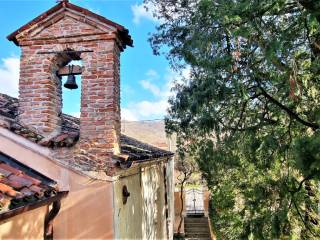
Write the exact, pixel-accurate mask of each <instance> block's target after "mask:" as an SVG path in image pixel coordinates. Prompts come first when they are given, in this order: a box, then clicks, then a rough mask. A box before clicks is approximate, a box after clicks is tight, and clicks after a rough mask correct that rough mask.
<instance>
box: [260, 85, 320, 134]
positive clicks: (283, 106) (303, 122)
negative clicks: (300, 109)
mask: <svg viewBox="0 0 320 240" xmlns="http://www.w3.org/2000/svg"><path fill="white" fill-rule="evenodd" d="M259 89H260V90H261V92H262V95H263V96H265V97H266V98H267V99H269V100H270V102H272V103H274V104H275V105H277V106H278V107H280V108H281V109H283V110H284V111H285V112H287V113H288V115H289V116H290V117H292V118H294V119H296V120H297V121H298V122H300V123H301V124H303V125H305V126H307V127H311V128H312V129H313V130H317V129H319V128H320V126H319V125H318V124H316V123H310V122H307V121H306V120H304V119H302V118H301V117H300V116H299V115H298V114H297V113H295V112H294V111H292V110H291V109H290V108H288V107H287V106H285V105H283V104H282V103H280V102H279V101H278V100H276V99H275V98H273V97H272V96H271V95H269V94H268V93H267V92H266V90H264V88H263V87H261V85H260V84H259Z"/></svg>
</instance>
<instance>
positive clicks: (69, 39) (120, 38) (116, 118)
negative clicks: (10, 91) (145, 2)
mask: <svg viewBox="0 0 320 240" xmlns="http://www.w3.org/2000/svg"><path fill="white" fill-rule="evenodd" d="M8 39H9V40H11V41H13V42H14V43H15V44H16V45H18V46H20V47H21V50H22V55H21V62H20V81H19V117H18V118H19V119H18V120H19V122H20V123H21V124H22V125H24V126H26V127H28V128H30V129H33V130H34V131H36V132H37V133H39V134H41V135H43V136H45V137H47V138H50V137H52V136H56V135H57V134H59V133H60V132H61V127H62V121H63V120H62V118H61V109H62V104H63V99H62V83H61V77H59V75H57V72H58V71H59V70H61V69H62V68H63V67H65V66H66V65H67V64H68V63H69V62H70V61H72V60H79V59H81V60H82V63H83V67H82V75H81V79H82V80H81V84H82V92H81V110H80V111H81V116H80V140H79V144H78V148H79V149H78V150H79V157H80V160H81V161H89V162H91V163H92V164H90V165H94V166H95V167H96V168H103V167H105V165H106V164H107V165H108V163H110V162H111V161H108V160H110V159H111V156H112V155H113V154H117V153H119V151H120V147H119V145H120V142H119V141H120V120H121V119H120V52H121V51H123V50H124V49H125V48H126V46H132V40H131V37H130V35H129V34H128V30H127V29H125V28H124V27H123V26H121V25H119V24H116V23H114V22H112V21H110V20H108V19H106V18H104V17H102V16H99V15H96V14H94V13H92V12H90V11H88V10H86V9H83V8H81V7H78V6H76V5H73V4H71V3H69V2H67V1H62V2H60V3H59V4H57V5H56V6H55V7H53V8H52V9H50V10H48V11H47V12H45V13H43V14H42V15H40V16H39V17H37V18H35V19H34V20H32V21H31V22H30V23H28V24H26V25H24V26H22V27H21V28H20V29H18V30H17V31H15V32H14V33H12V34H11V35H9V36H8ZM75 104H76V103H75Z"/></svg>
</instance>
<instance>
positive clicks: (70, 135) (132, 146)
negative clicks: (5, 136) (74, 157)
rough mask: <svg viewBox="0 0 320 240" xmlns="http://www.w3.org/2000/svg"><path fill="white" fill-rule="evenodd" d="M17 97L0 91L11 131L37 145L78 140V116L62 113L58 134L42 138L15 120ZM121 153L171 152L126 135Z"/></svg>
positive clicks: (134, 157) (150, 155)
mask: <svg viewBox="0 0 320 240" xmlns="http://www.w3.org/2000/svg"><path fill="white" fill-rule="evenodd" d="M17 115H18V99H16V98H13V97H10V96H8V95H5V94H1V93H0V119H1V116H2V117H3V118H5V119H6V120H7V121H8V122H10V124H9V125H7V126H4V125H0V126H2V127H6V128H8V129H9V130H11V131H12V132H15V133H16V134H18V135H20V136H23V137H25V138H27V139H29V140H31V141H33V142H35V143H37V144H39V145H42V146H46V147H49V148H60V147H71V146H74V145H75V144H76V143H77V141H78V140H79V126H80V120H79V118H76V117H72V116H70V115H67V114H63V115H62V132H61V134H59V135H58V136H56V137H54V138H52V139H50V140H46V141H45V140H44V137H43V136H41V135H39V134H37V133H35V132H33V131H31V130H29V129H27V128H25V127H23V126H21V125H20V124H19V123H18V122H17V118H16V117H17ZM120 146H121V154H123V155H127V156H128V158H127V160H129V161H140V160H141V161H143V160H152V159H155V158H162V157H170V156H172V155H173V153H172V152H169V151H166V150H163V149H159V148H157V147H154V146H151V145H149V144H146V143H142V142H140V141H138V140H136V139H134V138H130V137H128V136H126V135H123V134H122V135H121V137H120Z"/></svg>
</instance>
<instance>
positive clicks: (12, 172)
mask: <svg viewBox="0 0 320 240" xmlns="http://www.w3.org/2000/svg"><path fill="white" fill-rule="evenodd" d="M57 194H58V193H57V189H56V183H55V182H54V181H52V180H50V179H48V178H46V177H45V176H43V175H41V174H40V173H37V172H36V171H34V170H32V169H31V168H28V167H26V166H24V165H22V164H21V163H19V162H18V161H15V160H14V159H12V158H10V157H8V156H6V155H4V154H3V153H1V152H0V215H1V214H3V213H5V212H8V211H11V210H15V209H17V208H21V207H24V206H26V205H31V204H35V203H37V202H40V201H44V200H47V199H50V198H53V197H55V196H57Z"/></svg>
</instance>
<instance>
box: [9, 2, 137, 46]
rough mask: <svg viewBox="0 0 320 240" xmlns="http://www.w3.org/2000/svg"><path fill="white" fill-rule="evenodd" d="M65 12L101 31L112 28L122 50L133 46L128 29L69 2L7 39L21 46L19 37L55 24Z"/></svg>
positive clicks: (60, 4)
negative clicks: (76, 16) (95, 26)
mask: <svg viewBox="0 0 320 240" xmlns="http://www.w3.org/2000/svg"><path fill="white" fill-rule="evenodd" d="M65 12H70V13H73V14H77V15H78V16H81V17H80V18H79V21H88V22H86V23H90V22H91V23H96V24H97V27H99V28H100V30H101V29H103V28H104V27H105V28H106V29H107V28H109V30H110V28H112V29H114V32H115V33H116V34H117V36H118V39H119V40H120V41H121V43H122V48H125V47H126V46H131V47H132V46H133V41H132V39H131V36H130V35H129V31H128V29H126V28H125V27H123V26H122V25H120V24H117V23H115V22H113V21H111V20H109V19H107V18H105V17H103V16H100V15H98V14H95V13H93V12H91V11H89V10H87V9H85V8H82V7H79V6H77V5H74V4H72V3H70V2H69V1H67V0H63V1H61V2H59V3H58V4H57V5H55V6H54V7H52V8H51V9H49V10H48V11H46V12H44V13H42V14H41V15H40V16H38V17H36V18H35V19H33V20H32V21H30V22H29V23H27V24H25V25H23V26H22V27H20V28H19V29H18V30H16V31H15V32H13V33H11V34H10V35H9V36H8V37H7V38H8V40H10V41H13V42H14V43H15V44H16V45H18V46H19V37H21V36H25V35H28V34H29V32H32V31H33V30H34V29H36V28H39V27H40V26H42V27H43V26H48V25H50V24H53V21H55V19H57V16H58V15H59V14H60V15H61V14H63V13H65Z"/></svg>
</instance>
